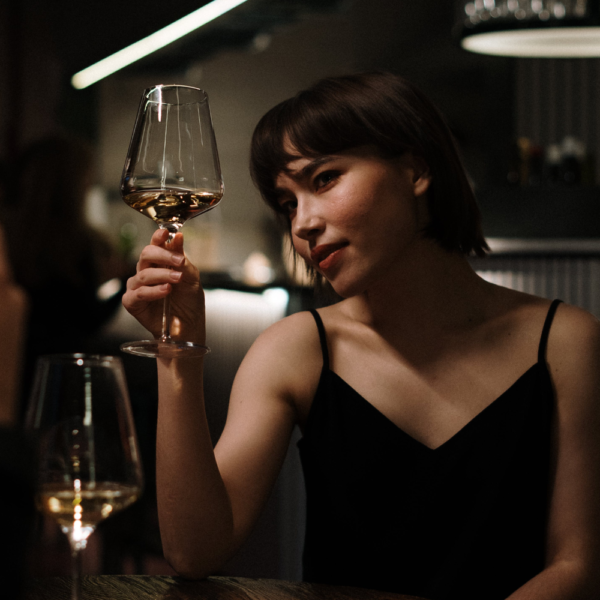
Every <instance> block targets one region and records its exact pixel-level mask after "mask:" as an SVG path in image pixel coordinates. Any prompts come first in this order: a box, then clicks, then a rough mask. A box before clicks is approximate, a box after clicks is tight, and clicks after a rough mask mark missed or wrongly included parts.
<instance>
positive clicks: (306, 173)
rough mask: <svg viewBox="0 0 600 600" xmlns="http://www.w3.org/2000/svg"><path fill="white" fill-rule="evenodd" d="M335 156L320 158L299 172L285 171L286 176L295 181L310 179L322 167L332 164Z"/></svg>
mask: <svg viewBox="0 0 600 600" xmlns="http://www.w3.org/2000/svg"><path fill="white" fill-rule="evenodd" d="M334 158H335V157H334V156H318V157H317V158H315V159H313V160H311V161H310V162H309V163H308V164H307V165H305V166H304V167H302V168H301V169H300V170H299V171H288V170H286V171H285V174H286V175H287V176H288V177H289V178H290V179H293V180H294V181H301V180H302V179H306V178H308V177H310V176H311V175H312V174H313V173H314V172H315V171H316V170H317V169H318V168H319V167H320V166H322V165H324V164H327V163H328V162H331V161H332V160H333V159H334Z"/></svg>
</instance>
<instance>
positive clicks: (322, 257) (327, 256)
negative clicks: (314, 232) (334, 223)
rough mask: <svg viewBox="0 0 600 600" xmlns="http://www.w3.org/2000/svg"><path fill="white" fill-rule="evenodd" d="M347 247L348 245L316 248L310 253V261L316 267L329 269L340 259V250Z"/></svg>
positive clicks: (340, 244)
mask: <svg viewBox="0 0 600 600" xmlns="http://www.w3.org/2000/svg"><path fill="white" fill-rule="evenodd" d="M347 245H348V244H347V243H339V244H321V245H320V246H315V247H314V248H313V249H312V251H311V253H310V259H311V261H312V263H313V264H314V265H316V266H318V267H319V269H321V270H326V269H329V268H330V267H332V266H333V264H334V263H335V262H336V260H337V259H338V258H339V255H340V250H342V249H343V248H345V247H346V246H347Z"/></svg>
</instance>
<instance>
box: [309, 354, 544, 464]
mask: <svg viewBox="0 0 600 600" xmlns="http://www.w3.org/2000/svg"><path fill="white" fill-rule="evenodd" d="M539 364H540V363H539V362H536V363H534V364H533V365H531V367H529V369H527V370H526V371H525V372H524V373H523V374H522V375H521V376H520V377H518V378H517V379H516V380H515V381H514V382H513V383H512V384H511V385H510V386H509V387H508V388H507V389H506V390H504V392H502V393H501V394H500V395H499V396H498V397H497V398H495V399H494V400H492V402H490V403H489V404H488V405H487V406H485V407H484V408H482V409H481V410H480V411H479V412H478V413H477V414H476V415H475V416H474V417H472V418H471V419H470V420H469V421H467V423H465V425H463V426H462V427H461V428H460V429H459V430H458V431H457V432H456V433H454V434H453V435H452V436H450V437H449V438H448V439H447V440H446V441H444V442H442V443H441V444H440V445H439V446H435V447H434V448H431V447H430V446H427V445H426V444H424V443H423V442H421V441H420V440H418V439H416V438H415V437H413V436H412V435H410V434H409V433H407V432H406V431H405V430H404V429H402V427H400V426H399V425H397V424H396V423H394V421H392V420H391V419H390V418H389V417H387V416H386V415H385V414H384V413H382V412H381V411H380V410H379V409H378V408H377V407H376V406H375V405H373V404H371V402H369V401H368V400H367V399H366V398H365V397H364V396H363V395H362V394H360V393H359V392H357V391H356V390H355V389H354V388H353V387H352V386H351V385H350V384H349V383H348V382H347V381H346V380H345V379H342V378H341V377H340V376H339V375H338V374H337V373H336V372H335V371H332V370H331V369H327V370H326V372H327V373H329V374H331V375H332V376H333V377H335V378H336V379H337V380H338V381H340V382H341V383H342V384H343V385H344V386H345V387H346V388H348V389H349V390H350V391H351V392H352V394H353V396H354V397H355V398H357V399H358V400H360V401H361V403H362V404H364V405H366V408H367V409H368V410H372V411H374V412H375V414H377V415H379V417H380V418H382V419H383V420H384V421H386V422H387V423H389V425H390V426H391V427H393V428H394V429H395V430H396V431H398V432H399V433H400V434H401V435H403V436H404V437H406V438H407V439H409V440H410V441H412V442H413V443H414V444H416V445H417V446H418V447H420V448H422V449H424V450H425V451H426V452H430V453H433V452H439V451H441V450H443V449H444V448H446V447H448V446H449V445H452V443H454V441H455V440H457V439H458V438H460V437H462V436H464V435H465V434H466V432H467V431H469V430H470V429H471V428H472V427H473V426H474V424H475V423H476V422H478V421H480V420H481V419H482V418H484V417H485V415H487V414H488V413H489V412H491V411H492V410H494V407H497V406H498V405H500V404H501V401H502V400H503V399H504V398H506V397H507V396H509V395H510V392H511V391H512V390H513V389H514V388H515V387H516V386H517V385H518V384H519V382H521V381H522V380H523V379H525V378H526V377H527V376H528V375H529V373H531V372H532V371H534V370H535V369H536V367H538V366H539ZM313 402H314V401H313Z"/></svg>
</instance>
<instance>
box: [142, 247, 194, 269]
mask: <svg viewBox="0 0 600 600" xmlns="http://www.w3.org/2000/svg"><path fill="white" fill-rule="evenodd" d="M184 261H185V256H184V254H183V252H173V250H171V249H170V248H168V249H167V248H164V247H162V246H156V245H154V244H150V245H149V246H146V247H145V248H144V249H143V250H142V252H141V254H140V260H139V261H138V264H137V271H138V273H139V272H140V271H142V270H144V269H148V268H149V267H153V266H156V265H164V266H167V267H175V268H177V267H181V266H182V265H183V263H184Z"/></svg>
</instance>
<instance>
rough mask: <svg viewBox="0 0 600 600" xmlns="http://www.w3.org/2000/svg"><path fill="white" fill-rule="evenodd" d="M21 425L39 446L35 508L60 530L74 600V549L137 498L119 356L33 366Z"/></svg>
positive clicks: (49, 360)
mask: <svg viewBox="0 0 600 600" xmlns="http://www.w3.org/2000/svg"><path fill="white" fill-rule="evenodd" d="M26 424H27V427H28V429H30V430H32V431H33V432H34V433H35V435H36V439H37V443H38V459H37V494H36V496H37V504H38V508H39V509H40V510H41V511H42V512H43V513H44V514H46V515H48V516H50V517H52V518H53V519H55V520H56V522H57V523H58V524H59V525H60V528H61V529H62V531H63V532H64V533H65V534H66V536H67V537H68V539H69V543H70V546H71V554H72V557H73V586H72V589H73V592H72V599H73V600H79V597H80V577H81V566H80V564H81V561H80V556H81V551H82V550H83V549H84V548H85V547H86V545H87V540H88V538H89V536H90V535H91V534H92V533H93V531H94V529H95V528H96V526H97V525H98V523H99V522H100V521H102V520H104V519H107V518H108V517H110V516H111V515H114V514H115V513H117V512H119V511H121V510H123V509H124V508H126V507H127V506H129V505H130V504H132V503H133V502H135V501H136V500H137V499H138V498H139V496H140V494H141V493H142V487H143V476H142V466H141V461H140V455H139V450H138V444H137V438H136V433H135V427H134V423H133V417H132V414H131V407H130V405H129V396H128V392H127V386H126V383H125V374H124V371H123V366H122V364H121V361H120V359H119V358H115V357H112V356H89V355H84V354H65V355H50V356H45V357H42V358H40V359H39V360H38V363H37V368H36V377H35V381H34V386H33V390H32V394H31V398H30V402H29V407H28V412H27V420H26Z"/></svg>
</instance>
